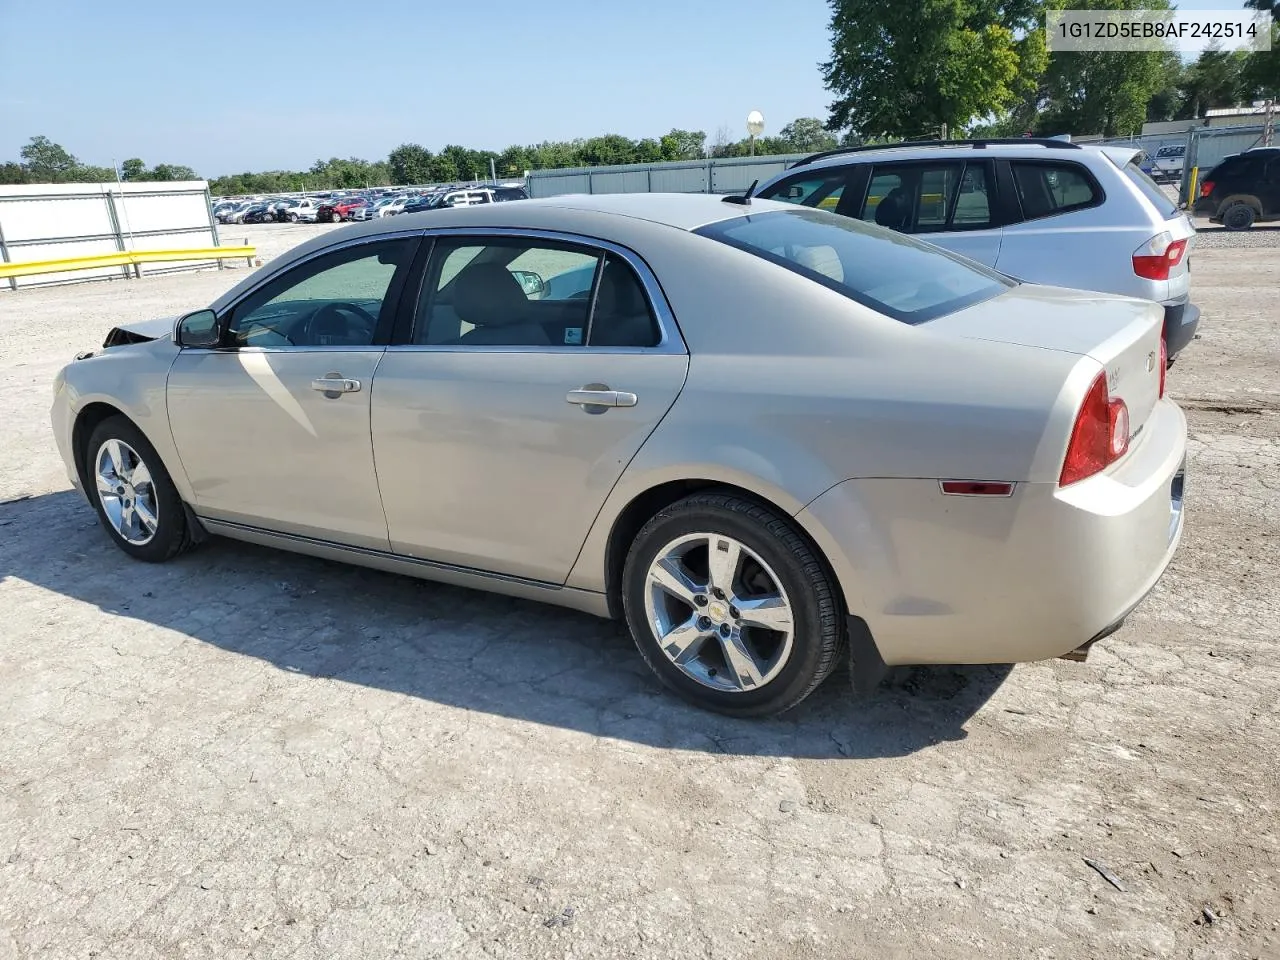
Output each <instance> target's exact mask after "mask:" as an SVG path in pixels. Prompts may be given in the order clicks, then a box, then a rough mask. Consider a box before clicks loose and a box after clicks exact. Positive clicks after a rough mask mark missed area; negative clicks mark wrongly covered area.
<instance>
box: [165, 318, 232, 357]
mask: <svg viewBox="0 0 1280 960" xmlns="http://www.w3.org/2000/svg"><path fill="white" fill-rule="evenodd" d="M173 339H174V342H175V343H177V345H178V346H180V347H204V348H206V349H208V348H212V347H217V346H219V345H220V344H221V343H222V325H221V324H220V323H218V315H217V314H216V313H214V312H213V311H212V310H197V311H195V312H194V313H188V314H187V315H186V316H185V317H179V318H178V322H177V323H175V324H174V326H173Z"/></svg>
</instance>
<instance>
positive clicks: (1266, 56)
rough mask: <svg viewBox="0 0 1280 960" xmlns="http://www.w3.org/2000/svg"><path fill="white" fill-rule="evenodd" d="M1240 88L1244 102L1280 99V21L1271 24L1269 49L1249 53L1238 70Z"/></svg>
mask: <svg viewBox="0 0 1280 960" xmlns="http://www.w3.org/2000/svg"><path fill="white" fill-rule="evenodd" d="M1258 2H1263V0H1258ZM1277 13H1280V11H1277ZM1240 89H1241V93H1242V94H1243V96H1244V100H1245V101H1246V102H1251V101H1253V100H1265V99H1268V98H1270V99H1273V100H1280V23H1276V22H1273V23H1272V25H1271V49H1270V50H1257V51H1254V52H1253V53H1251V54H1249V57H1248V59H1247V60H1246V61H1245V64H1244V68H1243V69H1242V70H1241V71H1240Z"/></svg>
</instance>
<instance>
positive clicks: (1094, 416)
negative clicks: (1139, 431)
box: [1058, 370, 1129, 487]
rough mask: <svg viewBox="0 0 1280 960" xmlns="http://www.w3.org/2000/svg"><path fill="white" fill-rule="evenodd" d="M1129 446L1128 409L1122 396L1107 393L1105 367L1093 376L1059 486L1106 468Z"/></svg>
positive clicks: (1073, 428) (1072, 430)
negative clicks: (1112, 395)
mask: <svg viewBox="0 0 1280 960" xmlns="http://www.w3.org/2000/svg"><path fill="white" fill-rule="evenodd" d="M1128 449H1129V408H1128V407H1127V406H1126V405H1125V402H1124V401H1123V400H1121V399H1120V398H1119V397H1110V396H1108V395H1107V374H1106V371H1105V370H1104V371H1103V372H1102V373H1099V374H1098V376H1097V377H1096V378H1095V379H1094V381H1093V384H1092V385H1091V386H1090V387H1089V392H1088V393H1086V394H1085V397H1084V403H1082V404H1081V405H1080V412H1079V413H1078V414H1076V422H1075V425H1074V426H1073V427H1072V428H1071V441H1070V442H1069V443H1068V444H1067V455H1066V457H1065V458H1063V461H1062V473H1061V474H1060V475H1059V477H1058V486H1060V487H1065V486H1067V485H1069V484H1072V483H1076V482H1077V481H1080V480H1084V479H1085V478H1086V477H1091V476H1093V475H1094V474H1095V473H1098V472H1100V471H1102V470H1105V469H1106V468H1107V467H1108V466H1110V465H1111V464H1113V463H1115V462H1116V461H1117V460H1119V459H1120V458H1121V457H1123V456H1124V455H1125V452H1126V451H1127V450H1128Z"/></svg>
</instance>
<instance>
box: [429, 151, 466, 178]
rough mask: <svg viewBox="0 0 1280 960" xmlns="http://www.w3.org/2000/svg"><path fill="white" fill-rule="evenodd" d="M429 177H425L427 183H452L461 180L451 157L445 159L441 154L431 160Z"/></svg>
mask: <svg viewBox="0 0 1280 960" xmlns="http://www.w3.org/2000/svg"><path fill="white" fill-rule="evenodd" d="M429 173H430V176H429V177H427V182H428V183H452V182H453V181H455V180H459V179H461V177H460V175H459V173H458V166H457V164H456V163H454V161H453V158H452V157H447V156H445V155H444V154H443V153H439V154H437V155H436V156H434V157H432V158H431V169H430V171H429Z"/></svg>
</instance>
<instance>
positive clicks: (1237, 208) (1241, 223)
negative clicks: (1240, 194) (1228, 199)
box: [1222, 203, 1257, 230]
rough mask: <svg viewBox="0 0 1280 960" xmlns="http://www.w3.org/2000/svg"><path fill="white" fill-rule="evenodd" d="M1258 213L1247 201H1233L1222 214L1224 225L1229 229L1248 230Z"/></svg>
mask: <svg viewBox="0 0 1280 960" xmlns="http://www.w3.org/2000/svg"><path fill="white" fill-rule="evenodd" d="M1256 219H1257V214H1256V213H1254V211H1253V207H1251V206H1249V205H1248V204H1247V203H1233V204H1232V205H1231V206H1229V207H1227V209H1226V210H1225V211H1224V212H1223V214H1222V225H1223V226H1224V227H1226V228H1227V229H1228V230H1248V229H1249V228H1250V227H1252V226H1253V222H1254V220H1256Z"/></svg>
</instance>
